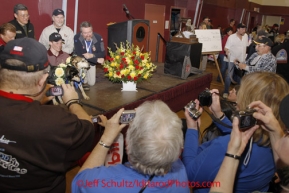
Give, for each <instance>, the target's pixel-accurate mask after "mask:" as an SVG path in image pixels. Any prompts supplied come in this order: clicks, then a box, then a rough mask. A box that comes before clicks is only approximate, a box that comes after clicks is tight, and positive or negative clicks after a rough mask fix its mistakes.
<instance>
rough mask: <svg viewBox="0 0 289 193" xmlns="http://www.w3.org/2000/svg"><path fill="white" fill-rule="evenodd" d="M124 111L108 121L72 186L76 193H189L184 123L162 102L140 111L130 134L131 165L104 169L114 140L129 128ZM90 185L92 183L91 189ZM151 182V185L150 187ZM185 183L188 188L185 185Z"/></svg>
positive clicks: (119, 165)
mask: <svg viewBox="0 0 289 193" xmlns="http://www.w3.org/2000/svg"><path fill="white" fill-rule="evenodd" d="M123 111H124V109H120V110H119V111H118V112H117V113H116V114H115V115H114V116H113V117H112V118H111V119H109V120H108V121H107V120H106V117H105V116H103V115H101V116H100V118H101V123H100V124H101V125H103V126H105V130H104V133H103V135H102V137H101V139H100V141H99V143H98V144H97V145H96V146H95V148H94V150H93V151H92V152H91V154H90V156H89V157H88V159H87V160H86V161H85V163H84V164H83V166H82V167H81V168H80V171H79V172H78V174H77V175H76V177H75V178H74V180H73V182H72V192H87V193H88V192H112V193H113V192H125V193H129V192H133V193H135V192H142V191H144V189H145V192H185V193H189V192H190V190H189V185H188V178H187V174H186V170H185V167H184V165H183V163H182V162H181V160H180V159H179V156H180V153H181V151H182V148H183V133H182V122H181V119H180V118H179V117H178V116H177V114H176V113H174V112H172V111H171V110H170V108H169V107H168V106H167V105H166V104H165V103H164V102H162V101H150V102H149V101H147V102H145V103H143V104H142V105H140V106H139V107H138V108H137V109H136V116H135V118H134V119H133V120H132V122H130V123H129V128H128V130H127V133H126V150H127V155H128V160H129V162H128V163H126V164H124V165H123V164H118V165H115V166H110V167H105V166H103V164H104V161H105V158H106V155H107V152H108V151H109V150H110V146H111V144H112V143H113V141H114V139H115V138H116V137H117V136H118V134H119V133H120V132H121V130H122V129H123V128H124V127H125V126H126V125H125V124H119V119H120V116H121V114H122V112H123ZM86 182H90V184H93V185H91V186H90V187H88V186H87V183H86ZM146 182H148V183H146ZM183 183H185V185H183Z"/></svg>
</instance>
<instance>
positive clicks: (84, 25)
mask: <svg viewBox="0 0 289 193" xmlns="http://www.w3.org/2000/svg"><path fill="white" fill-rule="evenodd" d="M83 27H84V28H88V27H91V28H92V25H91V23H89V22H88V21H84V22H82V23H81V24H80V31H81V28H83Z"/></svg>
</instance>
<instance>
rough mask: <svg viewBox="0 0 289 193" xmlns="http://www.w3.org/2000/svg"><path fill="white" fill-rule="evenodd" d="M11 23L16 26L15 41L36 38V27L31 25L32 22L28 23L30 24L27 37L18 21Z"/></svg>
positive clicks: (27, 25) (14, 20)
mask: <svg viewBox="0 0 289 193" xmlns="http://www.w3.org/2000/svg"><path fill="white" fill-rule="evenodd" d="M9 23H11V24H12V25H14V26H15V27H16V37H15V39H18V38H24V37H29V38H35V35H34V26H33V24H32V23H30V21H28V23H27V24H26V27H27V31H28V32H27V35H26V33H25V31H24V29H23V27H22V26H21V25H20V24H19V23H18V21H17V20H16V19H13V20H11V21H9Z"/></svg>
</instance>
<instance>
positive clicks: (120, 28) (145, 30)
mask: <svg viewBox="0 0 289 193" xmlns="http://www.w3.org/2000/svg"><path fill="white" fill-rule="evenodd" d="M126 40H127V41H129V42H130V43H132V44H134V45H137V46H139V47H140V48H143V52H148V51H149V21H148V20H141V19H134V20H128V21H125V22H120V23H115V24H113V25H109V26H108V44H107V45H108V47H110V48H111V50H112V51H115V50H116V47H115V43H116V44H117V46H119V44H120V42H124V43H125V42H126Z"/></svg>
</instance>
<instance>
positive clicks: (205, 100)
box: [198, 88, 212, 107]
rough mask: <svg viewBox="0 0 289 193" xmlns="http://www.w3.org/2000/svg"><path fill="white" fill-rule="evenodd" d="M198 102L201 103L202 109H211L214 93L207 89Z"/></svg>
mask: <svg viewBox="0 0 289 193" xmlns="http://www.w3.org/2000/svg"><path fill="white" fill-rule="evenodd" d="M198 100H199V101H200V105H201V106H202V107H205V106H207V107H209V106H211V104H212V93H211V92H210V90H209V89H208V88H206V89H205V90H204V91H203V92H201V93H200V94H199V97H198Z"/></svg>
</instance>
